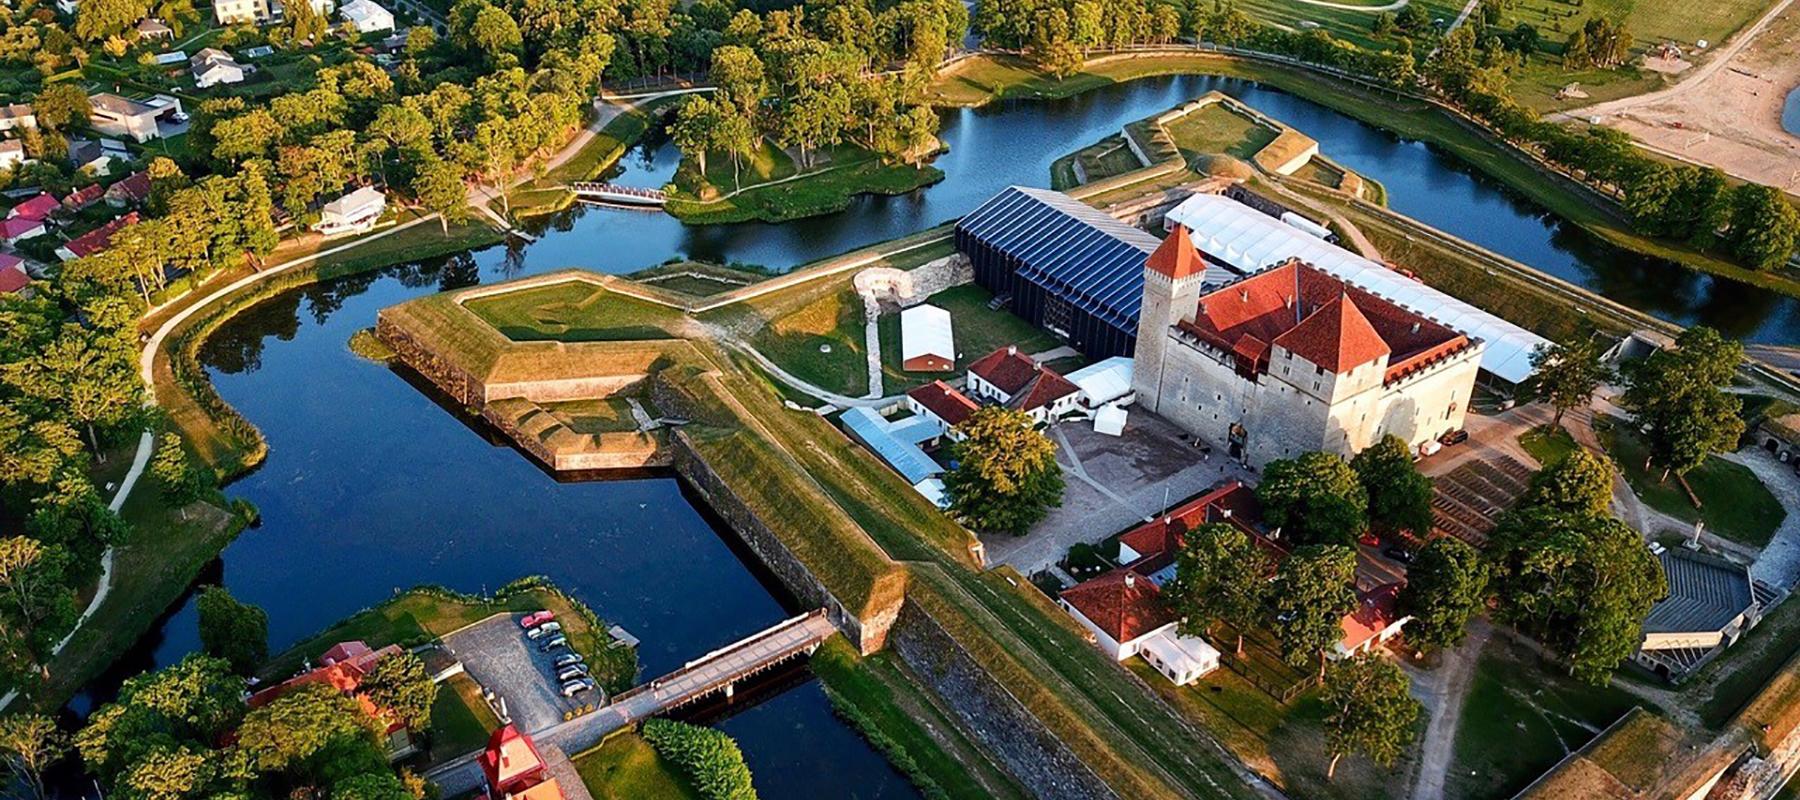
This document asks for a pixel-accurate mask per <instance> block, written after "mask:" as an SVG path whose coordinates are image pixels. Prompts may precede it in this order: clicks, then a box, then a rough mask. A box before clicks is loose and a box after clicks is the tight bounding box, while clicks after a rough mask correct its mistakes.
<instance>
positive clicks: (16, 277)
mask: <svg viewBox="0 0 1800 800" xmlns="http://www.w3.org/2000/svg"><path fill="white" fill-rule="evenodd" d="M30 290H31V273H29V272H26V271H25V259H23V258H20V257H18V256H15V255H13V254H11V253H0V295H5V294H16V295H26V296H29V293H30Z"/></svg>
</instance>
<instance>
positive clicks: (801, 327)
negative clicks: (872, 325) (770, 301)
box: [750, 287, 869, 397]
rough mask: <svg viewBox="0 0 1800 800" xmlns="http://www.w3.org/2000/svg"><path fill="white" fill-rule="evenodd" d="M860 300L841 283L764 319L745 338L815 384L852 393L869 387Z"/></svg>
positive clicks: (782, 366)
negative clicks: (762, 324)
mask: <svg viewBox="0 0 1800 800" xmlns="http://www.w3.org/2000/svg"><path fill="white" fill-rule="evenodd" d="M865 318H866V315H865V313H864V311H863V301H862V298H861V297H858V296H857V294H856V292H855V290H853V289H850V288H847V287H846V288H844V289H842V290H839V291H837V292H835V293H832V294H827V295H824V296H822V297H819V298H817V299H815V300H813V301H812V302H809V303H807V304H806V305H803V306H801V307H799V308H797V309H794V310H793V311H792V312H791V313H788V314H784V315H782V316H779V317H775V318H773V319H770V320H769V323H768V326H767V327H766V328H763V329H762V330H760V331H757V333H756V334H755V335H754V336H752V337H751V339H750V343H751V344H752V345H753V346H755V347H756V349H757V350H759V351H761V352H762V354H763V355H765V356H768V357H769V358H770V360H773V361H774V362H775V363H777V364H780V365H781V368H782V369H785V370H787V371H788V372H790V373H792V374H793V375H794V377H797V378H799V379H801V380H803V381H807V382H809V383H812V384H813V385H815V386H819V387H822V388H825V389H827V390H830V391H833V392H837V393H839V394H844V395H849V396H851V397H857V396H860V395H862V394H863V393H864V392H867V391H868V390H869V369H868V359H867V357H866V356H865V355H864V353H865V352H866V349H867V348H866V344H865V342H864V341H863V323H864V320H865Z"/></svg>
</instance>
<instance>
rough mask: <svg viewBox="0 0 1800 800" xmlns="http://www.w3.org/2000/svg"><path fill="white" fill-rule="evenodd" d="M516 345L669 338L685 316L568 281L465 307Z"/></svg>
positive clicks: (474, 302) (469, 303)
mask: <svg viewBox="0 0 1800 800" xmlns="http://www.w3.org/2000/svg"><path fill="white" fill-rule="evenodd" d="M464 305H465V307H467V308H468V309H469V310H470V311H472V312H474V313H475V315H476V316H478V317H480V318H481V319H482V320H484V321H486V322H487V323H488V324H489V325H492V326H494V328H495V329H496V330H498V331H500V332H501V333H503V334H506V336H507V338H509V339H512V340H513V341H515V342H531V341H544V340H547V339H548V340H554V341H563V342H584V341H633V340H641V339H666V338H669V328H670V327H671V326H673V325H675V324H677V323H679V322H680V321H681V320H682V319H684V318H685V315H684V314H682V313H681V312H680V311H677V310H675V309H673V308H669V307H668V306H663V305H658V304H656V303H650V302H645V301H643V300H639V299H637V298H635V297H630V296H627V295H622V294H618V293H616V292H610V291H607V290H606V289H605V288H604V287H601V286H596V285H594V284H591V283H587V282H585V281H576V280H571V281H566V282H563V283H552V284H548V285H544V286H534V287H531V288H527V289H520V290H518V291H512V292H503V293H501V294H495V295H488V296H486V297H480V298H475V299H473V300H470V301H468V302H467V303H465V304H464Z"/></svg>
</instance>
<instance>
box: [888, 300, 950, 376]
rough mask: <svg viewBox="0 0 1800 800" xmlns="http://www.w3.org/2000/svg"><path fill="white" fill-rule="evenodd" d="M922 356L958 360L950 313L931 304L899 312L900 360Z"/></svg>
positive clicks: (909, 359)
mask: <svg viewBox="0 0 1800 800" xmlns="http://www.w3.org/2000/svg"><path fill="white" fill-rule="evenodd" d="M919 356H943V357H944V358H947V359H949V360H951V361H955V360H956V339H955V334H954V333H953V328H952V326H951V322H950V312H948V311H945V310H944V309H942V308H939V307H937V306H934V305H931V304H929V303H927V304H924V305H916V306H913V307H912V308H909V309H906V310H905V311H902V312H900V360H901V361H902V362H905V361H911V360H912V359H914V358H918V357H919Z"/></svg>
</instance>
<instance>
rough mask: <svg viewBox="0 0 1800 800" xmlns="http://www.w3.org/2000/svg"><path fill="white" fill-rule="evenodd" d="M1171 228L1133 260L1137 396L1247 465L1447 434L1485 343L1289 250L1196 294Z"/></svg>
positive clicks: (1197, 279) (1181, 231) (1182, 235)
mask: <svg viewBox="0 0 1800 800" xmlns="http://www.w3.org/2000/svg"><path fill="white" fill-rule="evenodd" d="M1205 273H1206V263H1205V260H1204V258H1203V257H1202V256H1201V255H1200V253H1199V252H1198V251H1197V250H1196V249H1195V248H1194V245H1193V243H1192V241H1191V239H1190V238H1189V235H1188V232H1187V229H1186V227H1184V226H1182V225H1175V226H1173V229H1172V230H1171V231H1170V232H1169V235H1168V237H1167V238H1165V239H1164V240H1163V242H1162V244H1161V245H1160V246H1159V247H1158V248H1157V249H1156V251H1155V252H1154V253H1153V254H1151V256H1150V258H1149V259H1148V260H1147V261H1146V263H1145V265H1144V296H1143V310H1142V313H1141V316H1140V317H1139V323H1138V336H1137V350H1136V364H1135V366H1134V376H1133V385H1134V388H1135V389H1136V392H1137V398H1138V400H1137V402H1138V405H1139V406H1140V407H1143V408H1145V409H1147V410H1149V411H1151V412H1152V413H1155V414H1159V415H1161V416H1162V417H1164V418H1166V419H1168V420H1169V421H1171V422H1173V423H1175V424H1176V425H1178V426H1180V427H1182V428H1184V429H1186V430H1188V431H1190V432H1192V433H1194V434H1196V435H1197V436H1199V437H1201V438H1202V439H1205V440H1208V441H1211V442H1214V443H1223V444H1224V445H1225V446H1226V447H1227V449H1228V451H1229V454H1230V455H1231V457H1233V458H1236V459H1240V460H1242V461H1244V462H1245V463H1247V464H1249V465H1251V466H1254V467H1258V468H1260V467H1261V466H1262V465H1264V464H1266V463H1268V462H1269V461H1272V460H1275V459H1279V458H1291V457H1294V456H1297V455H1299V454H1301V453H1304V452H1308V451H1312V450H1323V451H1327V452H1334V453H1338V454H1340V455H1343V456H1346V457H1348V456H1350V455H1353V454H1355V453H1356V452H1357V451H1359V450H1361V449H1363V448H1364V447H1367V446H1369V445H1370V444H1373V443H1374V442H1375V441H1377V440H1379V439H1380V438H1381V437H1383V436H1385V435H1387V434H1393V435H1396V436H1399V437H1400V438H1401V439H1403V440H1405V441H1406V442H1407V444H1408V445H1409V446H1411V447H1413V448H1415V449H1416V448H1418V447H1420V446H1422V445H1425V444H1426V443H1427V442H1430V441H1432V440H1434V439H1436V438H1437V437H1439V436H1442V435H1443V434H1445V433H1448V432H1450V431H1454V430H1457V429H1460V428H1461V427H1462V425H1463V416H1464V413H1465V411H1466V409H1467V406H1468V401H1469V396H1470V394H1471V393H1472V391H1473V389H1474V385H1475V377H1476V372H1477V370H1478V369H1479V368H1480V364H1481V354H1482V351H1483V348H1484V343H1483V342H1482V340H1480V339H1476V338H1471V337H1470V336H1468V335H1467V334H1464V333H1462V332H1459V331H1456V330H1452V329H1451V328H1449V327H1447V326H1445V325H1442V324H1439V323H1437V322H1433V321H1432V320H1430V319H1428V318H1426V317H1425V316H1423V315H1420V314H1418V313H1416V312H1413V311H1410V310H1408V309H1406V308H1403V307H1401V306H1399V305H1396V304H1395V303H1392V302H1389V301H1387V300H1384V299H1382V298H1380V297H1377V296H1375V295H1373V294H1371V293H1369V292H1367V291H1364V290H1362V289H1359V288H1357V287H1355V286H1352V285H1350V284H1348V283H1345V282H1344V281H1343V280H1340V279H1338V278H1336V277H1334V276H1332V275H1331V274H1329V273H1327V272H1324V271H1322V270H1319V269H1315V268H1314V267H1312V266H1310V265H1308V264H1306V263H1304V262H1301V261H1299V260H1297V259H1289V260H1287V261H1284V262H1281V263H1278V264H1275V265H1272V266H1269V267H1267V268H1265V269H1262V270H1260V271H1258V272H1255V273H1253V274H1250V275H1247V276H1245V277H1243V278H1240V279H1238V280H1236V281H1233V282H1230V283H1227V284H1225V285H1223V286H1221V287H1219V288H1217V289H1214V290H1212V291H1210V292H1207V293H1205V294H1202V280H1203V278H1204V276H1205Z"/></svg>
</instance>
